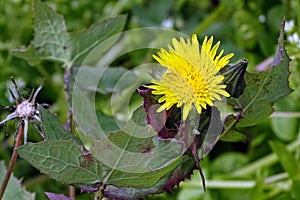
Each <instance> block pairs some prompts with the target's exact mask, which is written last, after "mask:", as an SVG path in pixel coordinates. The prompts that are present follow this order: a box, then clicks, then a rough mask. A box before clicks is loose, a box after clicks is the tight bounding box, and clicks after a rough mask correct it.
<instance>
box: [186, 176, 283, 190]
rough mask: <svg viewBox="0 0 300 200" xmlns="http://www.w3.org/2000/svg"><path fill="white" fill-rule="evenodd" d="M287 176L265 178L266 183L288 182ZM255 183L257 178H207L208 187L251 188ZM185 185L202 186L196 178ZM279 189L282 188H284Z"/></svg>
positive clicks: (190, 186)
mask: <svg viewBox="0 0 300 200" xmlns="http://www.w3.org/2000/svg"><path fill="white" fill-rule="evenodd" d="M287 178H288V175H287V173H280V174H276V175H273V176H270V177H267V178H265V179H264V183H265V184H266V185H269V184H272V183H276V182H279V181H281V182H286V179H287ZM255 184H256V181H255V180H206V187H207V188H208V189H251V188H253V187H254V186H255ZM184 187H189V188H199V187H201V184H200V183H199V180H197V181H196V180H195V181H190V182H186V183H184ZM276 188H277V187H276ZM279 189H280V190H282V188H279ZM276 190H277V189H276Z"/></svg>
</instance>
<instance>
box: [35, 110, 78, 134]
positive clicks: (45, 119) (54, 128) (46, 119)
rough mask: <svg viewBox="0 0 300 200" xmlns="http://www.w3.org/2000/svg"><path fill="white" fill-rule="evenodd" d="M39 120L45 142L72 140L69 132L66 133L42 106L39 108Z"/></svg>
mask: <svg viewBox="0 0 300 200" xmlns="http://www.w3.org/2000/svg"><path fill="white" fill-rule="evenodd" d="M40 113H41V120H42V125H43V129H44V133H45V136H46V138H47V140H69V139H74V136H73V135H72V133H71V132H69V131H66V130H65V129H64V127H63V125H62V124H61V123H59V121H58V120H57V118H56V117H54V116H53V115H52V114H51V113H50V112H48V111H47V110H46V109H45V108H43V107H42V106H41V107H40Z"/></svg>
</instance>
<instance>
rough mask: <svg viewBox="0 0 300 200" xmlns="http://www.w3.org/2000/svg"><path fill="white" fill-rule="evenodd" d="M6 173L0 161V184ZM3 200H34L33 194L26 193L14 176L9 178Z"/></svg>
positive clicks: (2, 162)
mask: <svg viewBox="0 0 300 200" xmlns="http://www.w3.org/2000/svg"><path fill="white" fill-rule="evenodd" d="M5 173H6V168H5V164H4V161H0V183H2V182H3V179H4V176H5ZM2 199H3V200H11V199H20V200H34V199H35V194H34V193H30V192H28V191H26V190H25V189H24V188H23V187H22V185H21V181H20V180H18V179H16V178H15V177H14V176H11V177H10V180H9V181H8V185H7V187H6V190H5V193H4V196H3V198H2Z"/></svg>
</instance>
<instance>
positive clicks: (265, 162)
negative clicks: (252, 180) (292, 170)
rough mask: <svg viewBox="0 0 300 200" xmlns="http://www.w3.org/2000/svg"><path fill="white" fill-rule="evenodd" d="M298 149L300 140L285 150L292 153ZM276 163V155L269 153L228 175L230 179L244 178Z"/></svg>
mask: <svg viewBox="0 0 300 200" xmlns="http://www.w3.org/2000/svg"><path fill="white" fill-rule="evenodd" d="M299 147H300V139H298V140H296V141H294V142H292V143H291V144H289V145H288V146H287V149H288V151H290V152H294V151H295V150H296V149H297V148H299ZM276 162H278V158H277V156H276V154H275V153H271V154H269V155H267V156H265V157H262V158H260V159H258V160H256V161H254V162H252V163H250V164H248V165H246V166H245V167H242V168H240V169H238V170H236V171H234V172H232V173H231V174H230V175H231V176H232V177H240V176H246V175H249V174H253V173H255V172H257V170H259V169H261V168H265V167H269V166H271V165H273V164H274V163H276Z"/></svg>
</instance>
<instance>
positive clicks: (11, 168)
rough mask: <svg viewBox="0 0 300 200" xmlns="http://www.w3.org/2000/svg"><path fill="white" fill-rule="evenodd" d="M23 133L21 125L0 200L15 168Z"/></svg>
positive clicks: (0, 190) (0, 193)
mask: <svg viewBox="0 0 300 200" xmlns="http://www.w3.org/2000/svg"><path fill="white" fill-rule="evenodd" d="M23 132H24V126H23V124H21V126H20V128H19V131H18V137H17V140H16V142H15V148H14V151H13V154H12V156H11V159H10V162H9V165H8V168H7V171H6V174H5V177H4V180H3V182H2V185H1V188H0V199H2V197H3V195H4V192H5V189H6V187H7V184H8V181H9V179H10V176H11V173H12V170H13V168H14V166H15V163H16V160H17V157H18V154H17V151H16V150H17V148H18V147H19V146H20V145H21V142H22V138H23Z"/></svg>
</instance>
